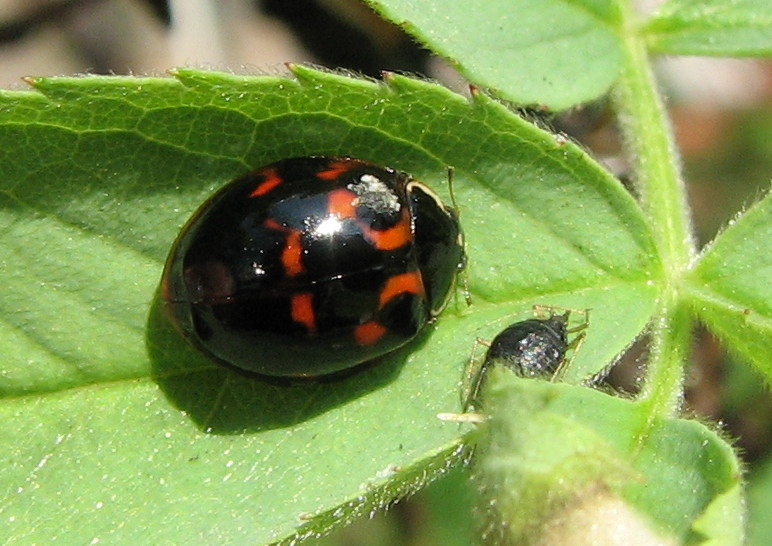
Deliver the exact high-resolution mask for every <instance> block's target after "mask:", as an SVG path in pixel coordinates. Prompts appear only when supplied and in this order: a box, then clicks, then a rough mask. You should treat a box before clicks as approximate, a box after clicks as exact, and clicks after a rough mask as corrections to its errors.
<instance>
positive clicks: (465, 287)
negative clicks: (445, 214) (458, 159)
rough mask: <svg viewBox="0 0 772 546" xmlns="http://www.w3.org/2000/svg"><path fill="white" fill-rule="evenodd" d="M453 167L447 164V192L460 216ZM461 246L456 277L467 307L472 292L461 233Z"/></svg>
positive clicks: (470, 302)
mask: <svg viewBox="0 0 772 546" xmlns="http://www.w3.org/2000/svg"><path fill="white" fill-rule="evenodd" d="M455 170H456V169H455V167H453V166H452V165H448V193H449V194H450V203H451V205H453V210H454V211H455V212H456V217H458V218H460V217H461V211H460V210H459V208H458V203H457V202H456V192H455V191H454V190H453V173H454V172H455ZM459 241H460V243H461V246H463V247H464V259H463V261H462V262H461V263H460V264H458V277H456V278H457V279H458V278H459V277H460V278H461V291H462V292H463V294H464V301H465V302H466V306H467V307H469V306H470V305H472V294H471V293H470V292H469V273H467V269H466V266H467V261H466V244H465V243H464V238H463V235H460V239H459Z"/></svg>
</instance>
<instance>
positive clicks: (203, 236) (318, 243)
mask: <svg viewBox="0 0 772 546" xmlns="http://www.w3.org/2000/svg"><path fill="white" fill-rule="evenodd" d="M464 260H465V258H464V245H463V237H462V232H461V229H460V227H459V223H458V216H457V215H456V213H455V211H454V210H453V209H451V208H449V207H447V206H445V205H444V204H443V203H442V202H441V201H440V199H439V198H438V197H437V196H436V195H435V194H434V193H433V192H432V191H431V190H430V189H429V188H428V187H427V186H425V185H424V184H422V183H421V182H418V181H416V180H413V179H412V178H410V176H408V175H407V174H405V173H402V172H399V171H396V170H394V169H390V168H387V167H380V166H378V165H374V164H372V163H368V162H365V161H361V160H359V159H353V158H349V157H342V158H339V157H295V158H290V159H284V160H281V161H278V162H276V163H272V164H270V165H266V166H264V167H261V168H259V169H257V170H254V171H251V172H249V173H247V174H245V175H244V176H241V177H240V178H238V179H236V180H234V181H233V182H231V183H230V184H228V185H226V186H225V187H224V188H222V189H221V190H220V191H218V192H217V193H215V194H214V195H213V196H212V197H211V198H210V199H209V200H208V201H206V202H205V203H204V204H203V205H202V206H201V207H200V208H199V209H198V211H197V212H196V213H195V214H194V215H193V216H192V217H191V219H190V220H189V221H188V222H187V224H186V225H185V227H184V228H183V229H182V232H181V233H180V235H179V236H178V237H177V240H176V241H175V243H174V246H173V247H172V249H171V252H170V254H169V258H168V259H167V262H166V267H165V269H164V273H163V278H162V283H161V286H162V298H163V300H164V306H165V308H166V310H167V312H168V315H169V316H170V317H171V320H172V322H173V323H174V325H175V326H176V327H177V328H178V329H179V330H180V331H181V332H182V333H183V335H184V336H185V337H186V338H187V339H188V340H189V341H191V342H192V343H193V344H194V345H195V346H196V347H198V348H199V349H200V350H201V351H203V352H204V353H205V354H207V355H208V356H210V357H211V358H213V359H214V360H216V361H218V362H221V363H225V364H228V365H231V366H235V367H237V368H240V369H243V370H247V371H250V372H255V373H258V374H263V375H268V376H289V377H311V376H319V375H324V374H330V373H334V372H338V371H341V370H345V369H348V368H351V367H353V366H356V365H357V364H359V363H362V362H364V361H367V360H370V359H372V358H375V357H377V356H380V355H382V354H384V353H388V352H390V351H393V350H394V349H396V348H398V347H400V346H402V345H404V344H405V343H407V342H408V341H409V340H411V339H412V338H414V337H415V336H416V335H417V334H418V332H419V331H420V330H421V329H422V328H423V327H424V326H426V324H428V323H429V322H431V321H432V320H433V319H434V318H435V317H436V316H437V315H438V314H439V313H440V311H441V310H442V309H443V308H444V306H445V304H446V303H447V300H448V297H449V294H450V292H451V288H452V287H453V285H454V281H455V277H456V274H457V273H458V271H459V270H460V269H461V268H462V267H463V264H464Z"/></svg>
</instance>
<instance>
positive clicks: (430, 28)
mask: <svg viewBox="0 0 772 546" xmlns="http://www.w3.org/2000/svg"><path fill="white" fill-rule="evenodd" d="M370 4H371V5H372V7H373V9H376V10H377V11H378V12H379V13H380V14H381V15H382V16H383V17H385V18H387V19H389V20H391V21H393V22H395V23H397V24H399V25H400V26H401V27H403V28H404V29H405V30H406V31H407V32H409V33H411V34H412V35H414V36H415V37H416V38H417V39H418V40H419V41H420V42H421V43H423V44H425V45H427V46H429V47H430V48H431V50H432V51H434V52H435V53H438V54H439V55H442V56H444V57H445V58H447V59H448V60H449V61H450V62H451V64H452V65H453V66H454V67H456V68H458V69H459V70H460V71H461V72H462V73H463V74H464V75H465V76H466V77H468V78H469V79H470V80H471V81H473V82H475V84H476V85H480V86H484V87H488V88H491V89H494V90H495V91H496V92H497V93H498V94H500V95H501V96H503V97H506V98H507V99H509V100H512V101H514V102H516V103H519V104H538V105H543V106H545V107H547V108H550V109H554V110H561V109H565V108H569V107H570V106H573V105H576V104H578V103H581V102H587V101H590V100H592V99H595V98H598V97H599V96H601V95H602V94H603V93H605V92H606V91H607V90H608V89H609V87H610V86H611V85H612V83H613V82H614V81H615V80H616V78H617V75H618V74H619V70H620V62H621V51H620V46H619V42H618V38H617V36H616V34H615V26H616V25H617V23H618V19H619V14H618V13H617V11H616V4H615V3H614V2H606V1H602V0H581V1H573V2H569V1H566V0H488V1H485V2H479V3H477V4H475V6H474V9H469V2H466V1H464V0H429V1H423V2H414V1H411V0H378V1H377V2H376V1H371V2H370Z"/></svg>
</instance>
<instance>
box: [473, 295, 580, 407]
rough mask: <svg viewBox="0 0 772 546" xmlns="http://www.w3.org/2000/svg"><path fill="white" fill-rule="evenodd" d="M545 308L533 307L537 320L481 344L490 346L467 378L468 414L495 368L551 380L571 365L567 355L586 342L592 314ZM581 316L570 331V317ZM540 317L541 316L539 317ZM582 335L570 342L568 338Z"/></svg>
mask: <svg viewBox="0 0 772 546" xmlns="http://www.w3.org/2000/svg"><path fill="white" fill-rule="evenodd" d="M558 309H560V308H558V307H549V306H543V305H536V306H534V311H535V313H536V315H537V316H536V318H532V319H528V320H523V321H520V322H515V323H513V324H511V325H509V326H508V327H507V328H505V329H504V330H503V331H502V332H501V333H499V334H498V335H497V336H496V337H495V338H493V341H492V342H490V343H488V342H486V341H484V340H482V339H480V338H478V339H477V342H476V344H475V348H476V347H477V345H478V344H482V345H486V346H488V351H487V352H486V354H485V358H484V359H483V360H482V363H481V362H480V361H479V359H476V358H475V357H474V351H473V354H472V359H471V361H470V363H469V366H468V369H467V372H466V374H465V378H464V388H463V403H464V411H467V410H468V409H469V408H470V407H471V406H472V405H473V404H474V402H475V400H476V399H477V396H478V393H479V390H480V385H481V383H482V381H483V378H484V375H485V371H486V370H487V369H488V368H489V367H491V366H493V365H496V364H500V365H503V366H505V367H507V368H509V369H510V370H512V371H513V372H515V373H516V374H517V375H519V376H520V377H526V378H549V379H554V378H555V377H557V376H559V374H560V372H561V371H562V369H563V368H564V367H565V366H566V364H567V363H568V362H570V360H569V361H568V362H567V360H566V352H567V351H568V350H569V349H578V347H579V346H580V345H581V343H582V341H583V340H584V336H585V332H584V331H583V330H585V329H586V328H587V326H588V324H589V318H588V315H589V310H588V309H585V310H571V309H560V310H561V311H563V312H562V313H557V312H556V311H557V310H558ZM572 312H574V313H581V314H582V315H583V316H584V320H583V321H582V323H581V324H578V325H577V326H575V327H573V328H569V327H568V320H569V317H570V316H571V313H572ZM540 315H541V316H540ZM576 332H581V333H579V334H578V335H577V336H576V337H574V339H572V340H571V341H568V334H571V333H576Z"/></svg>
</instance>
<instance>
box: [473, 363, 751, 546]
mask: <svg viewBox="0 0 772 546" xmlns="http://www.w3.org/2000/svg"><path fill="white" fill-rule="evenodd" d="M484 398H485V401H486V402H487V405H486V408H487V409H488V410H490V415H491V416H490V418H489V420H488V421H487V422H486V424H485V425H484V427H483V429H482V430H481V431H480V434H481V436H482V437H483V438H482V441H481V443H480V445H479V446H478V450H477V459H476V472H477V480H478V482H479V484H480V487H481V491H482V493H483V495H484V497H485V499H486V500H488V503H486V506H489V507H491V508H492V510H491V512H492V514H491V518H492V519H491V521H489V522H488V527H487V528H488V529H489V532H490V535H491V537H490V538H489V540H490V539H493V543H499V542H496V539H498V540H499V541H501V542H500V543H506V544H566V543H571V539H572V537H584V539H586V540H592V541H593V542H594V543H597V544H609V543H616V540H618V539H619V537H621V536H624V537H625V541H626V543H629V544H654V543H656V544H690V543H693V542H694V543H696V542H697V541H698V540H699V543H700V544H703V543H715V544H724V545H731V544H737V545H739V544H741V543H742V536H743V528H742V520H743V503H742V499H741V496H740V470H739V465H738V461H737V459H736V458H735V456H734V453H733V452H732V449H731V447H730V446H729V445H728V444H727V443H726V442H725V441H723V440H722V439H721V438H720V437H719V436H718V435H717V434H716V433H715V432H713V431H711V430H709V429H707V428H706V427H705V426H703V425H701V424H700V423H697V422H696V421H687V420H681V419H670V418H659V417H655V418H652V417H651V415H650V410H649V408H648V406H646V405H645V404H641V403H636V402H632V401H628V400H624V399H622V398H619V397H615V396H610V395H608V394H605V393H602V392H598V391H595V390H592V389H589V388H586V387H578V386H571V385H565V384H560V383H549V382H545V381H534V380H528V379H522V378H519V377H516V376H515V374H513V373H511V372H509V371H508V370H506V369H502V368H494V369H493V370H491V374H490V377H489V384H488V388H487V389H486V390H485V393H484ZM501 521H505V522H507V525H506V526H501V524H500V522H501ZM494 537H495V538H494ZM612 537H616V540H612ZM702 541H707V542H702ZM710 541H713V542H710Z"/></svg>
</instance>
